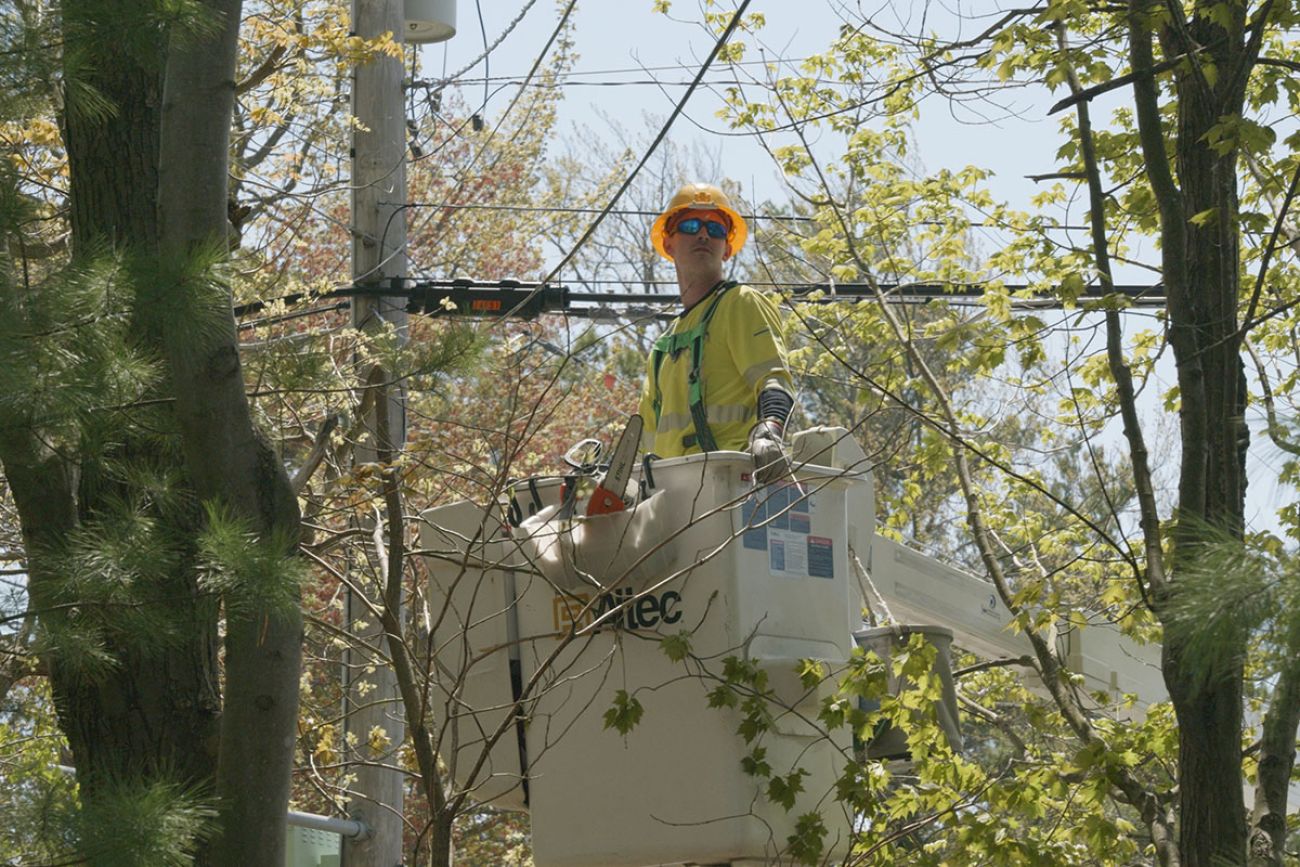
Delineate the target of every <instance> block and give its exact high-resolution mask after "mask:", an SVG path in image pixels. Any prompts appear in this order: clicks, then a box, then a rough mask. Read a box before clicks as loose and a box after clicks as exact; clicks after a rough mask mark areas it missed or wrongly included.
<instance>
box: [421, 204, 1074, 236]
mask: <svg viewBox="0 0 1300 867" xmlns="http://www.w3.org/2000/svg"><path fill="white" fill-rule="evenodd" d="M406 207H407V208H446V209H447V210H451V211H459V210H466V211H506V212H514V213H541V214H614V215H618V216H626V217H657V216H659V213H660V212H659V211H645V210H637V209H633V208H609V209H605V208H572V207H564V206H560V205H494V204H489V203H465V204H460V203H456V202H407V203H406ZM741 216H742V217H744V218H745V219H746V220H768V221H771V222H784V223H811V222H814V218H813V217H801V216H795V215H791V214H741ZM915 225H917V226H940V225H945V223H943V222H942V221H940V220H916V221H915ZM970 227H971V228H972V229H1000V228H1004V227H1003V226H1002V224H1000V223H985V222H981V223H971V224H970ZM1043 228H1044V229H1052V230H1061V231H1076V232H1086V231H1088V228H1089V227H1088V226H1076V225H1072V224H1069V223H1062V224H1060V225H1056V226H1044V227H1043Z"/></svg>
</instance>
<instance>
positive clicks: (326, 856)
mask: <svg viewBox="0 0 1300 867" xmlns="http://www.w3.org/2000/svg"><path fill="white" fill-rule="evenodd" d="M342 847H343V840H342V838H341V837H340V836H339V835H338V834H333V833H331V832H329V831H317V830H315V829H313V828H294V827H290V828H289V833H288V845H287V846H285V853H284V867H339V862H340V859H341V858H342V854H341V850H342Z"/></svg>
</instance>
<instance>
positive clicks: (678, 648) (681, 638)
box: [659, 629, 691, 662]
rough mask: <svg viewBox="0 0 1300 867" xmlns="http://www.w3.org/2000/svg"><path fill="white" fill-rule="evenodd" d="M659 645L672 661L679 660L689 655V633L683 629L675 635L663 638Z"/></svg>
mask: <svg viewBox="0 0 1300 867" xmlns="http://www.w3.org/2000/svg"><path fill="white" fill-rule="evenodd" d="M659 647H660V649H661V650H662V651H663V652H664V655H665V656H667V657H668V658H669V659H671V660H672V661H673V662H681V661H682V660H683V659H685V658H686V657H687V656H689V655H690V652H691V633H690V632H688V631H686V630H684V629H683V630H682V631H681V632H679V633H677V634H676V635H670V636H668V637H667V638H665V639H664V640H663V641H661V642H660V643H659Z"/></svg>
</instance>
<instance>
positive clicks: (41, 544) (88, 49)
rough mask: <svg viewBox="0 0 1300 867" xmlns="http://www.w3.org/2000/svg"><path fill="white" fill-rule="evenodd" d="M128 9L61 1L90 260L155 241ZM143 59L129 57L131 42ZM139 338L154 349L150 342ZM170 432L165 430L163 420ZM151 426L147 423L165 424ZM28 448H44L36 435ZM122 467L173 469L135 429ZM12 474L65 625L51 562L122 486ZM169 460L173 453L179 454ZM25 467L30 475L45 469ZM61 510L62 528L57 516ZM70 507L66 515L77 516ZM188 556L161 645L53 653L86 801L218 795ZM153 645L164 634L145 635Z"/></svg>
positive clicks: (60, 464)
mask: <svg viewBox="0 0 1300 867" xmlns="http://www.w3.org/2000/svg"><path fill="white" fill-rule="evenodd" d="M127 8H128V7H126V6H124V5H122V4H120V3H116V2H110V3H102V2H97V0H68V2H66V3H65V4H64V30H65V34H66V49H65V52H64V54H65V74H66V77H67V87H66V88H65V92H66V109H65V114H64V117H63V118H62V121H63V123H62V126H63V134H64V141H65V145H66V148H67V153H68V163H69V173H70V179H69V196H70V200H71V224H72V230H73V238H74V247H73V250H74V255H75V256H77V257H79V258H81V259H83V260H88V259H91V258H93V257H95V256H97V255H100V254H103V253H108V252H111V251H115V250H116V251H122V252H128V253H132V254H136V255H139V254H140V253H141V252H145V253H147V252H148V251H151V250H153V249H154V248H155V246H156V244H157V241H158V220H157V208H156V195H157V185H158V162H157V157H158V146H159V131H160V104H161V85H162V76H161V72H162V68H161V59H162V53H161V49H160V46H161V41H160V39H158V38H155V39H153V40H152V42H153V44H154V52H155V53H153V54H150V53H149V52H147V51H145V50H144V49H143V48H142V46H147V45H148V44H149V40H148V39H143V40H142V39H141V37H142V35H143V34H141V33H138V32H127V31H128V29H130V28H133V27H135V26H136V25H138V23H139V15H138V14H134V15H133V14H130V13H129V12H128V11H127ZM126 44H131V45H133V46H135V47H136V48H137V51H136V53H134V54H128V53H126V52H124V51H123V50H122V47H123V45H126ZM136 337H137V339H138V340H139V341H140V343H141V344H142V346H145V347H147V346H148V345H149V341H150V336H149V335H148V334H147V333H146V331H145V330H144V329H137V332H136ZM151 412H152V413H155V414H157V413H162V414H163V416H164V417H163V418H162V423H163V424H167V421H166V418H165V416H166V414H167V413H168V412H169V411H168V410H166V409H163V410H157V409H154V410H151ZM157 421H158V419H157V418H154V419H152V420H151V423H152V422H157ZM25 433H26V435H27V436H29V437H31V438H32V443H31V444H30V446H29V448H30V449H39V448H40V446H39V441H40V434H39V432H38V431H32V430H28V431H26V432H25ZM121 434H122V435H121V442H122V445H120V446H119V448H118V450H117V452H116V454H115V455H114V456H116V457H122V456H124V455H126V454H128V453H129V452H130V451H131V450H133V449H149V456H150V457H151V458H152V459H154V460H157V461H159V462H166V461H167V460H168V456H167V455H160V454H154V453H153V449H152V447H150V446H147V445H133V444H132V442H131V440H132V435H131V433H130V431H129V428H126V427H124V429H123V430H122V432H121ZM5 457H6V460H5V463H6V471H7V473H8V475H9V477H10V481H11V486H12V487H13V489H14V493H15V497H16V498H17V499H18V500H19V501H20V516H21V517H22V522H23V526H24V531H25V533H27V535H28V554H29V560H30V564H31V568H32V575H31V579H32V580H31V592H32V600H33V603H34V605H35V606H36V607H37V608H43V609H47V611H48V613H47V614H45V615H44V616H45V618H46V621H47V622H49V620H50V619H51V618H59V617H66V613H65V612H63V611H61V610H49V609H51V608H52V607H53V606H57V605H59V604H61V603H64V604H66V603H68V602H71V601H76V600H69V599H66V598H64V594H63V591H61V590H60V589H59V587H60V584H61V581H60V577H61V576H59V575H58V574H57V568H58V567H57V566H55V565H53V564H51V563H49V562H48V553H49V552H51V551H53V550H55V549H57V548H58V547H59V546H60V545H61V544H62V543H63V542H64V541H65V540H66V538H67V534H68V533H70V532H71V531H72V530H73V529H75V528H76V527H78V526H82V525H84V524H85V523H86V522H90V521H94V520H95V519H96V518H98V517H100V516H101V515H102V514H103V510H104V507H106V506H107V505H108V503H109V502H110V501H111V500H113V499H115V498H117V497H118V496H119V495H122V494H127V493H129V491H126V490H124V489H123V488H122V486H121V484H120V483H117V482H109V481H105V480H104V479H102V478H100V474H99V472H98V469H97V467H96V465H95V463H94V462H93V460H92V459H87V458H85V456H83V459H82V460H81V461H80V462H77V461H76V460H75V459H72V458H66V457H57V456H55V455H54V454H53V453H51V454H49V455H47V456H46V458H45V461H44V463H43V464H41V465H40V466H39V470H40V472H39V473H33V472H28V473H26V474H25V473H24V472H22V470H21V468H20V467H19V465H20V464H22V463H23V461H21V460H20V459H18V457H17V455H16V454H12V453H11V455H6V456H5ZM171 459H172V460H173V462H174V463H175V464H178V462H179V457H178V456H177V455H175V454H173V455H172V456H171ZM27 463H28V464H29V469H30V470H36V469H38V467H36V466H32V465H31V462H27ZM54 504H60V505H59V509H60V510H61V511H62V512H64V513H65V514H61V515H60V516H59V517H58V519H57V520H56V519H53V518H52V517H51V514H50V513H51V509H52V507H53V505H54ZM69 510H70V511H69ZM154 517H155V518H156V519H158V520H160V521H163V522H168V523H170V524H171V525H172V528H173V529H175V530H177V531H178V533H177V535H178V536H181V537H184V536H189V537H193V535H194V533H195V531H196V529H197V527H198V520H199V518H198V515H197V511H195V512H194V513H192V514H189V515H176V514H172V515H166V516H164V515H161V514H159V515H155V516H154ZM193 554H194V552H193V549H192V545H191V550H190V552H189V554H188V555H187V556H184V557H182V559H181V560H180V562H179V563H178V565H177V567H176V569H175V571H174V573H173V574H172V575H170V576H169V577H168V578H167V579H166V580H165V581H164V583H163V585H162V586H158V587H155V588H153V594H152V598H153V600H154V601H152V602H151V603H150V604H151V605H152V606H153V607H154V608H155V609H156V612H155V614H156V616H157V617H158V618H159V619H160V620H161V621H162V622H163V623H165V625H166V626H167V630H166V631H167V633H168V638H167V640H166V641H165V642H163V643H161V644H160V643H158V642H156V641H147V642H141V643H138V644H137V643H136V642H133V641H131V640H130V638H129V637H128V638H126V639H125V640H122V641H116V642H114V643H113V644H111V645H110V646H109V647H108V648H107V650H108V651H109V653H110V654H111V655H112V656H113V657H114V659H115V660H116V663H117V664H116V665H115V666H114V667H113V668H112V669H111V670H108V671H107V672H100V673H97V674H96V676H95V677H94V678H89V677H87V676H85V673H84V672H83V671H80V670H78V668H77V667H76V666H73V665H70V664H66V663H65V661H64V660H63V659H62V658H61V655H60V650H59V648H58V646H57V645H56V646H54V647H51V648H50V650H49V651H48V653H47V658H46V662H47V665H48V668H49V671H50V676H51V681H52V686H53V692H54V697H55V703H56V707H57V709H58V713H59V718H60V723H61V727H62V728H63V731H64V732H65V734H66V736H67V738H68V741H69V746H70V748H71V751H72V754H73V757H74V761H75V763H76V767H77V773H78V781H79V783H80V784H81V785H82V787H83V789H82V790H83V793H84V794H86V795H89V796H92V797H93V795H94V793H95V792H96V791H97V788H98V786H99V784H100V782H101V781H103V780H107V779H112V780H125V779H141V778H143V779H148V780H161V779H167V780H172V781H175V782H178V783H180V784H182V785H184V786H186V787H188V788H199V789H203V788H207V787H210V786H211V784H212V781H213V778H214V776H215V770H216V753H217V739H216V733H217V723H218V717H219V710H220V694H219V689H218V685H217V677H218V675H217V654H216V648H217V619H216V617H217V611H216V605H215V604H214V603H213V602H212V601H211V600H210V599H207V598H205V597H204V595H203V594H201V593H200V591H199V588H198V582H197V579H196V570H195V563H194V556H193ZM142 637H144V638H149V639H154V638H156V637H157V636H142Z"/></svg>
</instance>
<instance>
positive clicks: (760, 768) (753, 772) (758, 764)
mask: <svg viewBox="0 0 1300 867" xmlns="http://www.w3.org/2000/svg"><path fill="white" fill-rule="evenodd" d="M766 759H767V747H754V750H753V752H751V753H750V754H749V755H747V756H745V757H744V758H743V759H741V760H740V766H741V768H743V769H744V771H745V773H747V774H749V775H750V776H751V777H764V778H766V777H770V776H772V766H771V765H770V764H768V763H767V761H766Z"/></svg>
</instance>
